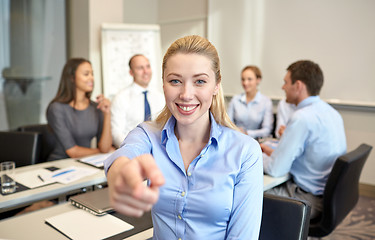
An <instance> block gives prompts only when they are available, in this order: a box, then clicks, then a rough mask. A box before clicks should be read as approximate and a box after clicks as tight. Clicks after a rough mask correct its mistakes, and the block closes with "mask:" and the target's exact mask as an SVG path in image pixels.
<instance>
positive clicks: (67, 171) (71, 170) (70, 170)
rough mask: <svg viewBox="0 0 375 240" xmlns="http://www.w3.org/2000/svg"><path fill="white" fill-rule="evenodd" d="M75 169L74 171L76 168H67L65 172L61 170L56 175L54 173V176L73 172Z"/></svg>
mask: <svg viewBox="0 0 375 240" xmlns="http://www.w3.org/2000/svg"><path fill="white" fill-rule="evenodd" d="M73 171H74V169H69V170H66V171H63V172H60V173H56V174H55V175H52V177H57V176H60V175H63V174H65V173H69V172H73Z"/></svg>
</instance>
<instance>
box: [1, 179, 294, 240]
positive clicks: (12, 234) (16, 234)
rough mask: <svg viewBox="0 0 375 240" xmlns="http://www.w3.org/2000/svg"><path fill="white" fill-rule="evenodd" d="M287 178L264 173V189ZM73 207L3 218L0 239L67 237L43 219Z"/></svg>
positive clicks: (67, 205)
mask: <svg viewBox="0 0 375 240" xmlns="http://www.w3.org/2000/svg"><path fill="white" fill-rule="evenodd" d="M288 179H289V175H286V176H283V177H280V178H273V177H270V176H268V175H264V178H263V181H264V191H266V190H268V189H270V188H272V187H274V186H277V185H279V184H281V183H283V182H285V181H287V180H288ZM74 209H76V207H74V206H72V205H71V204H70V203H63V204H59V205H56V206H52V207H49V208H44V209H41V210H38V211H35V212H31V213H27V214H24V215H20V216H16V217H11V218H8V219H4V220H2V221H0V239H14V240H18V239H39V240H44V239H45V240H47V239H48V240H50V239H54V240H59V239H64V240H66V239H68V238H66V237H65V236H64V235H63V234H61V233H59V232H58V231H57V230H55V229H53V228H52V227H50V226H48V225H47V224H45V223H44V219H46V218H48V217H52V216H55V215H57V214H60V213H63V212H67V211H71V210H74ZM150 237H152V228H151V229H148V230H146V231H143V232H141V233H138V234H136V235H133V236H131V237H129V238H126V239H127V240H131V239H133V240H143V239H148V238H150Z"/></svg>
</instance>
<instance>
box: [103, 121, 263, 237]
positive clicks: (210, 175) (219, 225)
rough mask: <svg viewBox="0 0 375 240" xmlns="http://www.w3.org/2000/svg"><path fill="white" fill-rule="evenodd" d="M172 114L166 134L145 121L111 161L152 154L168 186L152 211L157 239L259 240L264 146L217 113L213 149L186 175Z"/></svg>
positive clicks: (205, 150)
mask: <svg viewBox="0 0 375 240" xmlns="http://www.w3.org/2000/svg"><path fill="white" fill-rule="evenodd" d="M175 124H176V120H175V118H174V117H173V116H172V117H171V118H170V119H169V120H168V122H167V123H166V125H165V127H164V128H163V130H162V131H161V130H160V129H159V128H156V127H154V126H152V125H151V124H150V123H142V124H140V125H138V127H137V128H136V129H134V130H133V131H131V132H130V133H129V135H128V136H127V137H126V139H125V140H124V142H123V144H122V146H121V148H119V149H118V150H117V151H116V152H114V153H113V154H112V155H111V156H110V157H109V158H108V159H107V160H106V161H105V164H104V166H105V171H106V172H107V171H108V168H109V167H110V165H111V164H112V162H113V161H114V160H115V159H116V158H117V157H119V156H122V155H124V156H127V157H128V158H130V159H133V158H134V157H136V156H138V155H141V154H144V153H151V154H152V155H153V156H154V158H155V160H156V163H157V165H158V166H159V168H160V169H161V171H162V173H163V175H164V177H165V179H166V183H165V184H164V185H163V186H162V187H161V188H160V197H159V200H158V202H157V203H156V204H155V205H154V207H153V208H152V219H153V226H154V238H153V239H179V238H181V239H258V235H259V229H260V223H261V214H262V201H263V168H262V154H261V150H260V147H259V144H258V143H257V142H256V141H255V140H254V139H252V138H250V137H248V136H246V135H245V134H242V133H240V132H237V131H234V130H232V129H229V128H227V127H223V126H221V125H218V124H217V123H216V121H215V120H214V118H213V117H212V115H211V132H210V139H209V142H208V143H207V145H206V146H205V147H204V148H203V150H202V151H201V153H200V154H199V156H197V157H196V158H195V159H194V160H193V161H192V163H191V164H190V165H189V168H188V170H187V171H185V167H184V163H183V160H182V157H181V154H180V150H179V144H178V140H177V138H176V136H175V134H174V128H175Z"/></svg>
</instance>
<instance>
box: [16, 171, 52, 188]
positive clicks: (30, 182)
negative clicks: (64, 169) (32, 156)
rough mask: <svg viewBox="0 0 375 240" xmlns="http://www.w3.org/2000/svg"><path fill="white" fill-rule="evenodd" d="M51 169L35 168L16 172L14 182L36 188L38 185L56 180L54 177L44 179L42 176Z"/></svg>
mask: <svg viewBox="0 0 375 240" xmlns="http://www.w3.org/2000/svg"><path fill="white" fill-rule="evenodd" d="M50 173H51V171H49V170H47V169H44V168H40V169H35V170H31V171H27V172H23V173H17V174H16V176H15V180H16V182H18V183H20V184H22V185H24V186H26V187H28V188H36V187H40V186H44V185H47V184H50V183H54V182H56V180H55V179H51V178H49V179H47V178H46V179H44V178H43V177H42V176H44V175H47V174H50Z"/></svg>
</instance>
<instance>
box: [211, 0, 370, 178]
mask: <svg viewBox="0 0 375 240" xmlns="http://www.w3.org/2000/svg"><path fill="white" fill-rule="evenodd" d="M373 9H375V1H371V0H359V1H357V0H344V1H342V0H340V1H339V0H333V1H329V2H327V1H324V0H318V1H299V0H286V1H272V0H238V1H235V2H234V1H225V0H209V8H208V12H209V17H208V38H209V39H210V40H211V41H212V42H214V44H215V45H216V47H217V48H218V51H219V54H220V56H221V61H222V71H223V72H222V75H223V87H224V91H225V93H226V94H227V95H233V94H238V93H240V92H242V87H241V84H240V71H241V68H242V67H243V66H245V65H247V64H256V65H259V66H260V68H261V69H262V70H263V75H264V78H263V80H262V82H261V84H260V90H261V91H262V92H263V93H265V94H267V95H269V96H273V97H275V98H280V97H282V96H284V94H283V92H282V90H281V85H282V81H283V77H284V75H285V68H286V67H287V66H288V65H289V64H290V63H292V62H293V61H296V60H298V59H301V58H303V59H306V58H311V59H313V60H315V61H317V62H319V64H320V65H321V67H322V69H323V71H324V73H325V79H326V82H325V85H324V86H323V90H322V96H323V98H339V99H341V100H348V102H354V103H355V102H356V101H359V102H362V103H364V105H366V103H372V101H373V99H375V94H374V90H375V81H373V78H374V77H373V69H375V58H374V56H375V45H374V44H373V43H374V42H375V37H374V36H375V31H374V30H373V29H375V28H374V27H375V26H374V24H375V15H374V14H372V12H373V11H372V10H373ZM354 105H356V104H354ZM370 105H371V104H370ZM335 107H336V108H337V109H338V110H339V112H340V113H341V115H342V117H343V119H344V123H345V129H346V137H347V146H348V150H353V149H354V148H356V147H357V146H358V145H359V144H360V143H362V142H365V143H367V144H370V145H372V146H374V147H375V127H374V122H375V109H374V107H356V106H354V107H353V106H349V107H347V106H345V105H335ZM374 170H375V150H374V151H373V152H372V153H371V154H370V157H369V159H368V160H367V162H366V164H365V166H364V170H363V172H362V175H361V179H360V181H361V183H367V184H372V185H375V175H374V174H373V171H374Z"/></svg>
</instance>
